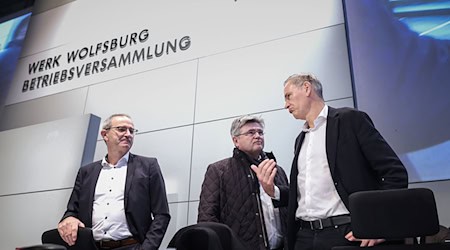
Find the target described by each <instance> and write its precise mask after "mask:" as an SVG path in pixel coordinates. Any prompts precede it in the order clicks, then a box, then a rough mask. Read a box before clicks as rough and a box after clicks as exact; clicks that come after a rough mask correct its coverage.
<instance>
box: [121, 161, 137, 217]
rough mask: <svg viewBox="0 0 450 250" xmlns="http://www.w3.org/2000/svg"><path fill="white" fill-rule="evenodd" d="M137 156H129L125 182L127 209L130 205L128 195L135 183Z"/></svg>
mask: <svg viewBox="0 0 450 250" xmlns="http://www.w3.org/2000/svg"><path fill="white" fill-rule="evenodd" d="M135 160H136V159H135V155H133V154H131V153H130V154H129V156H128V164H127V179H126V180H125V197H124V200H125V208H127V204H128V193H129V192H130V189H131V183H133V176H134V170H135V169H136V161H135Z"/></svg>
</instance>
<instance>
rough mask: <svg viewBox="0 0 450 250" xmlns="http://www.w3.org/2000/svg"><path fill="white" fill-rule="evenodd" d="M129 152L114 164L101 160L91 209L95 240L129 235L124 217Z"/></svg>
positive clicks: (115, 238) (113, 238)
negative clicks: (100, 168)
mask: <svg viewBox="0 0 450 250" xmlns="http://www.w3.org/2000/svg"><path fill="white" fill-rule="evenodd" d="M128 157H129V153H126V154H125V155H124V156H123V157H122V158H121V159H120V160H119V161H118V162H117V164H116V165H111V164H109V163H108V162H107V160H106V156H105V158H103V160H102V166H103V168H102V170H101V171H100V175H99V177H98V180H97V186H96V187H95V194H94V206H93V210H92V233H93V236H94V239H95V240H97V241H98V240H108V239H110V240H121V239H125V238H128V237H131V236H132V234H131V233H130V230H129V228H128V224H127V219H126V217H125V203H124V194H125V180H126V177H127V164H128Z"/></svg>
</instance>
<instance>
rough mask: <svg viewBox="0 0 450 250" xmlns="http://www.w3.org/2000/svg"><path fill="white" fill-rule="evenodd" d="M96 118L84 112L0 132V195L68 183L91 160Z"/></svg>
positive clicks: (55, 186)
mask: <svg viewBox="0 0 450 250" xmlns="http://www.w3.org/2000/svg"><path fill="white" fill-rule="evenodd" d="M99 122H100V119H99V118H98V117H95V116H92V115H84V116H78V117H73V118H68V119H63V120H57V121H53V122H47V123H41V124H37V125H33V126H28V127H22V128H17V129H12V130H7V131H3V132H0V149H1V150H0V159H1V160H2V165H1V167H0V176H2V181H0V195H9V194H18V193H26V192H36V191H44V190H52V189H59V188H67V187H72V186H73V184H74V180H75V176H76V173H77V172H78V169H79V168H80V166H81V164H83V162H84V163H86V162H90V161H92V157H93V152H94V150H95V148H94V145H95V133H96V131H97V128H98V124H99ZM89 130H91V131H89ZM94 130H95V131H94ZM91 133H93V135H92V136H93V137H92V138H90V137H89V136H90V135H91ZM89 150H92V151H91V152H89ZM26 177H29V178H26Z"/></svg>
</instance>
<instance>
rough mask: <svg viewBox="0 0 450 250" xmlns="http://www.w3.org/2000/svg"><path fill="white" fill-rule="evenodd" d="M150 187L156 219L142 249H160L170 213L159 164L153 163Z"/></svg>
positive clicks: (152, 208)
mask: <svg viewBox="0 0 450 250" xmlns="http://www.w3.org/2000/svg"><path fill="white" fill-rule="evenodd" d="M150 172H151V177H150V186H149V197H150V206H151V208H150V209H151V214H152V216H153V217H154V219H153V221H152V223H151V224H150V227H149V229H148V231H147V233H146V235H145V240H144V242H143V243H142V248H141V249H155V250H156V249H158V247H159V246H160V245H161V242H162V240H163V237H164V234H165V233H166V230H167V227H168V226H169V221H170V213H169V205H168V202H167V195H166V189H165V183H164V178H163V175H162V173H161V169H160V167H159V164H158V162H157V161H156V160H155V161H154V162H152V167H151V171H150Z"/></svg>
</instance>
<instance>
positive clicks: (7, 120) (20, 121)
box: [0, 88, 87, 130]
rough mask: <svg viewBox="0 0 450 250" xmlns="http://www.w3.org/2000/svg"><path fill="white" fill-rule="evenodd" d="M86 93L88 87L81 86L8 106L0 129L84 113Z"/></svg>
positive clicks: (3, 114)
mask: <svg viewBox="0 0 450 250" xmlns="http://www.w3.org/2000/svg"><path fill="white" fill-rule="evenodd" d="M86 95H87V88H81V89H75V90H72V91H67V92H63V93H59V94H55V95H51V96H47V97H45V98H38V99H34V100H30V101H26V102H21V103H17V104H14V105H10V106H6V107H5V108H4V109H3V113H2V119H0V130H7V129H12V128H18V127H24V126H28V125H33V124H38V123H42V122H47V121H53V120H58V119H63V118H67V117H71V116H77V115H83V114H84V105H85V101H86Z"/></svg>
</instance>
